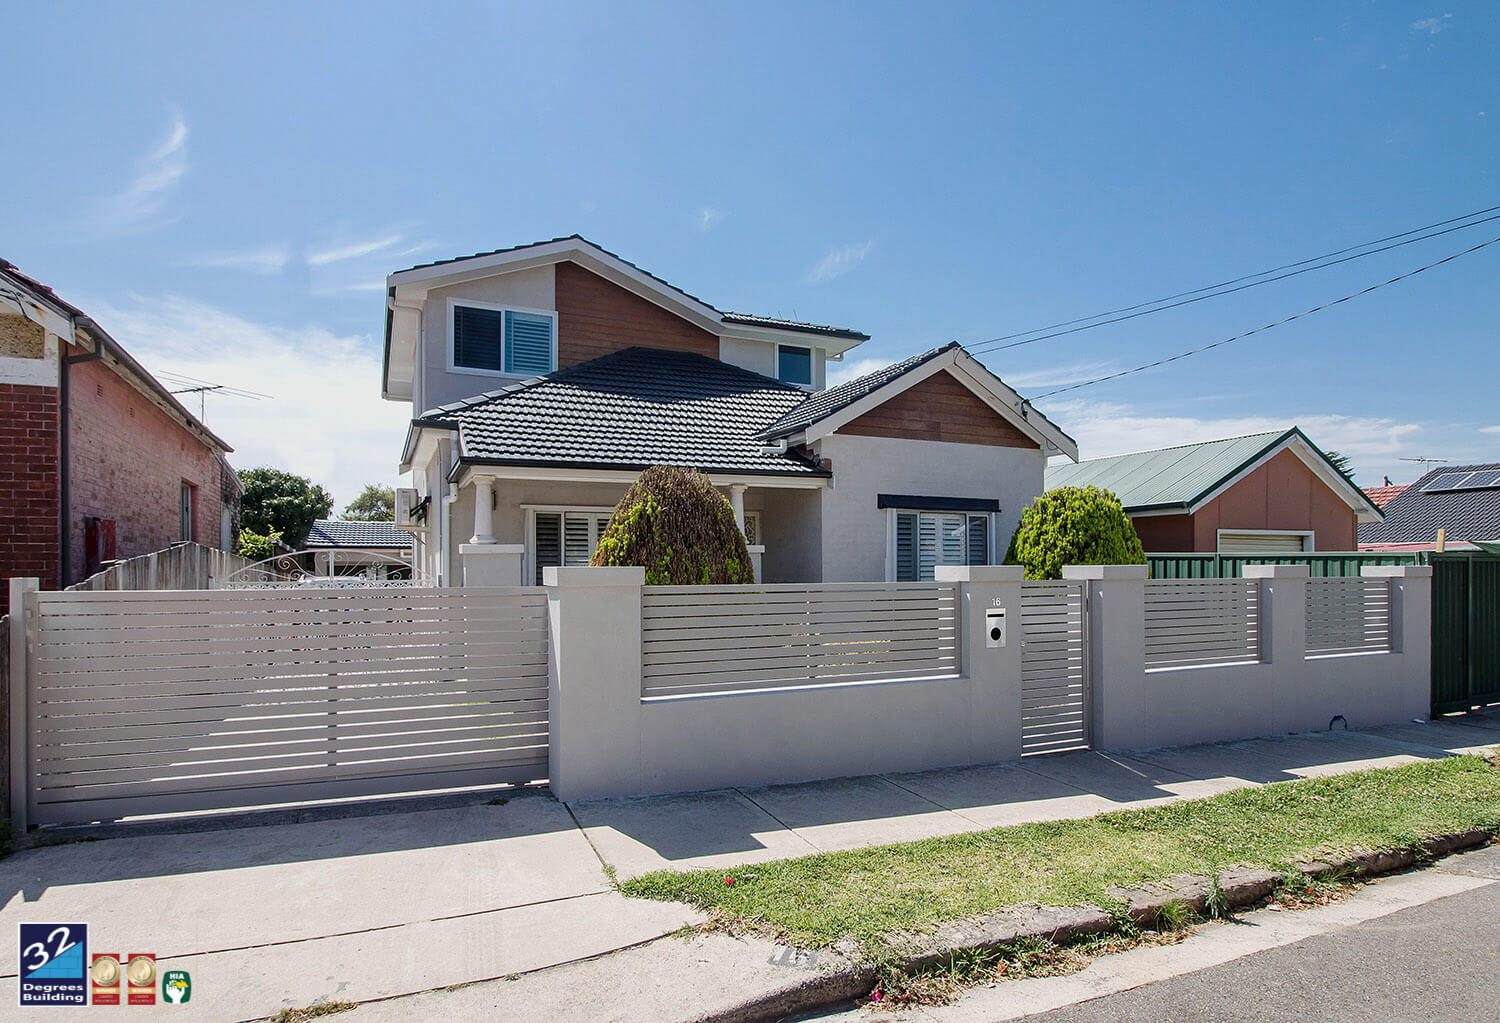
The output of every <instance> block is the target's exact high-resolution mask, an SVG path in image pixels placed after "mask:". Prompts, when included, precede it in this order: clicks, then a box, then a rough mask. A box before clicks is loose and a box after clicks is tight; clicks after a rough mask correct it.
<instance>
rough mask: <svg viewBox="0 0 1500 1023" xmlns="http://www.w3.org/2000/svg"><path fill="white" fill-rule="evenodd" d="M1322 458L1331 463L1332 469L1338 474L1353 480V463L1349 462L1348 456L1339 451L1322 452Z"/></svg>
mask: <svg viewBox="0 0 1500 1023" xmlns="http://www.w3.org/2000/svg"><path fill="white" fill-rule="evenodd" d="M1323 456H1324V457H1325V458H1327V459H1328V460H1329V461H1330V462H1332V463H1333V467H1334V468H1335V469H1337V470H1338V471H1339V472H1341V473H1343V474H1344V475H1345V476H1348V477H1349V478H1350V479H1351V480H1352V479H1353V478H1354V463H1353V462H1351V461H1349V456H1348V455H1346V454H1343V453H1342V452H1339V451H1325V452H1323Z"/></svg>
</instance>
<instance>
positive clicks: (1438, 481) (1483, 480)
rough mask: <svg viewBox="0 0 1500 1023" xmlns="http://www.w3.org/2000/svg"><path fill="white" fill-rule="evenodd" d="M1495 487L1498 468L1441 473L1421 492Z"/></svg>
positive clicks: (1498, 482) (1498, 479) (1499, 478)
mask: <svg viewBox="0 0 1500 1023" xmlns="http://www.w3.org/2000/svg"><path fill="white" fill-rule="evenodd" d="M1496 487H1500V469H1477V470H1467V471H1464V472H1445V473H1441V474H1439V475H1438V476H1436V477H1434V478H1433V480H1432V482H1431V483H1429V484H1427V485H1426V486H1425V487H1423V488H1422V493H1424V494H1430V493H1432V492H1433V491H1437V490H1490V489H1492V488H1496Z"/></svg>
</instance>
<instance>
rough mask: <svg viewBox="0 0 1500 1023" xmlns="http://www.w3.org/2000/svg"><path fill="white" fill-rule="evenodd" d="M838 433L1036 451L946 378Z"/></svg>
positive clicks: (935, 378)
mask: <svg viewBox="0 0 1500 1023" xmlns="http://www.w3.org/2000/svg"><path fill="white" fill-rule="evenodd" d="M837 432H839V433H842V434H853V435H857V436H861V437H895V438H899V439H903V440H933V441H945V442H947V443H950V444H989V445H992V446H994V447H1006V448H1038V447H1040V445H1038V444H1037V442H1036V441H1034V440H1032V439H1031V438H1030V437H1027V436H1026V435H1025V434H1024V433H1022V432H1021V431H1020V430H1018V429H1017V428H1016V427H1015V426H1014V425H1012V424H1011V423H1010V422H1009V421H1008V420H1007V419H1005V417H1004V416H1002V415H1000V414H999V413H998V412H996V411H995V410H994V409H992V408H990V406H988V405H986V404H985V403H984V402H983V401H981V400H980V398H979V397H978V396H977V395H976V394H974V392H973V391H970V390H969V389H968V388H967V387H965V386H964V385H963V384H961V383H959V382H958V380H956V379H955V378H954V377H953V376H952V374H950V373H947V372H940V373H934V374H933V375H932V376H930V377H928V378H927V379H926V380H923V381H922V382H921V383H918V384H915V385H913V386H912V387H909V388H907V389H906V390H905V391H902V392H901V393H900V394H898V395H896V396H895V397H894V398H892V399H890V400H889V401H887V402H885V403H884V404H882V405H880V406H878V407H877V408H873V409H871V410H870V411H869V412H866V413H865V414H864V415H862V416H860V417H859V418H857V419H855V420H854V421H853V422H849V423H845V424H844V425H843V426H841V427H839V428H838V431H837Z"/></svg>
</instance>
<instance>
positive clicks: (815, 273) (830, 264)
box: [804, 242, 875, 284]
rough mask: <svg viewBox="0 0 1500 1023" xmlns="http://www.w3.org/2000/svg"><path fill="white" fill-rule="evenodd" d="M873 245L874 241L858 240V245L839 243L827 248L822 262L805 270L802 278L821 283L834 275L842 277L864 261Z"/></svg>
mask: <svg viewBox="0 0 1500 1023" xmlns="http://www.w3.org/2000/svg"><path fill="white" fill-rule="evenodd" d="M874 247H875V243H874V242H860V243H859V244H858V245H841V246H838V247H836V248H832V249H829V250H828V255H826V256H824V257H823V260H822V262H820V263H819V264H818V265H817V266H815V267H813V268H812V269H811V270H809V271H808V272H807V276H806V277H805V278H804V280H805V281H806V283H808V284H821V283H822V282H823V281H831V280H833V279H834V278H835V277H842V276H843V275H844V274H846V273H848V272H849V271H850V270H853V269H854V268H855V267H857V266H859V264H861V263H863V262H864V261H865V257H866V256H868V255H869V254H870V250H871V249H872V248H874Z"/></svg>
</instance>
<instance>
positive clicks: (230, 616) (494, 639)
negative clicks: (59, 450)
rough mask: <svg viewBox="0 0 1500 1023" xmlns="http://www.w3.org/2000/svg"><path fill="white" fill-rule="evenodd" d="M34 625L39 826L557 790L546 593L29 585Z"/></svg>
mask: <svg viewBox="0 0 1500 1023" xmlns="http://www.w3.org/2000/svg"><path fill="white" fill-rule="evenodd" d="M24 614H25V615H26V620H25V629H26V633H27V644H26V645H27V647H28V648H29V650H30V653H29V655H28V656H27V657H26V658H25V675H24V679H23V678H19V677H18V678H15V679H13V682H12V685H13V686H23V687H24V707H25V709H26V717H25V721H26V728H25V742H24V747H23V748H24V749H25V750H26V751H27V759H26V762H25V771H24V772H23V773H24V775H26V777H23V778H21V779H19V781H20V782H21V783H22V784H25V785H26V793H27V797H26V804H25V805H26V808H27V811H28V816H29V818H30V822H31V823H34V824H56V823H65V822H71V821H89V820H112V819H120V818H124V817H130V816H136V815H141V814H153V813H173V812H183V811H193V810H208V809H225V808H235V807H246V806H258V805H267V804H272V803H285V802H301V801H311V800H326V799H334V798H340V797H348V796H369V795H384V794H397V793H403V792H416V791H424V790H432V789H439V788H454V787H460V786H471V785H493V784H499V783H505V782H517V783H519V782H529V781H536V780H540V779H543V778H545V777H547V773H548V691H547V648H548V633H547V600H546V594H545V592H543V591H541V590H535V589H530V588H519V587H517V588H513V589H485V590H464V589H447V590H436V589H394V588H386V587H381V588H365V589H355V588H341V589H337V590H319V589H301V590H299V589H260V590H213V591H205V592H198V591H194V592H187V591H177V592H174V591H164V592H139V591H137V592H98V593H90V592H66V591H65V592H61V593H38V592H35V591H32V592H30V593H28V594H27V595H26V596H25V600H24ZM13 734H14V733H13ZM12 791H13V792H15V791H16V788H15V780H13V789H12Z"/></svg>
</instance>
